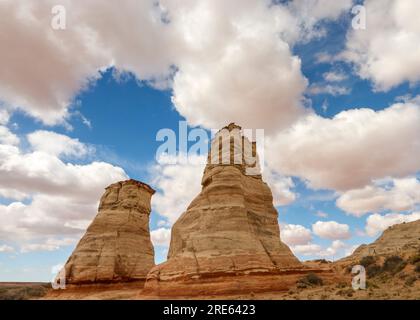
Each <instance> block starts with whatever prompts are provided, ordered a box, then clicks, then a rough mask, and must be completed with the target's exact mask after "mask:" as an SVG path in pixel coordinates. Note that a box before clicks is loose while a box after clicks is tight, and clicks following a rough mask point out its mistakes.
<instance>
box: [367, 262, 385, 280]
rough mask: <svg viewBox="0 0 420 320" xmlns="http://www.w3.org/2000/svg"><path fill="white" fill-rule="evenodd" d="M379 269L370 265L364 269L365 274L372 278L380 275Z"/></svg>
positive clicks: (374, 265)
mask: <svg viewBox="0 0 420 320" xmlns="http://www.w3.org/2000/svg"><path fill="white" fill-rule="evenodd" d="M381 270H382V269H381V267H380V266H378V265H377V264H371V265H369V266H368V267H367V268H366V274H367V276H368V277H370V278H373V277H375V276H377V275H378V274H379V273H381Z"/></svg>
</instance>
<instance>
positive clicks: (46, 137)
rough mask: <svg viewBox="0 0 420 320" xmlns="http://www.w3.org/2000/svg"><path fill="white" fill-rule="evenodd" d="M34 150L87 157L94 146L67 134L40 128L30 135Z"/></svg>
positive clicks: (29, 138) (54, 154)
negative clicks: (90, 146)
mask: <svg viewBox="0 0 420 320" xmlns="http://www.w3.org/2000/svg"><path fill="white" fill-rule="evenodd" d="M28 141H29V143H30V144H31V146H32V149H33V150H34V151H42V152H46V153H48V154H50V155H53V156H73V157H85V156H86V155H88V154H89V153H91V152H93V150H92V148H89V147H88V146H86V144H83V143H81V142H80V141H79V140H78V139H72V138H70V137H68V136H66V135H63V134H58V133H55V132H52V131H45V130H39V131H35V132H32V133H31V134H29V135H28Z"/></svg>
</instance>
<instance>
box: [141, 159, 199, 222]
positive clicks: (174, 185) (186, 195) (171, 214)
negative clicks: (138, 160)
mask: <svg viewBox="0 0 420 320" xmlns="http://www.w3.org/2000/svg"><path fill="white" fill-rule="evenodd" d="M206 160H207V157H205V156H192V157H190V158H186V157H185V156H183V155H180V156H178V157H173V156H169V155H163V156H161V157H160V158H159V159H158V163H157V164H156V165H154V166H152V167H151V168H150V171H149V175H150V177H151V179H152V180H151V183H152V184H153V186H154V187H155V188H156V190H157V192H156V194H155V195H154V196H153V198H152V206H153V208H154V209H155V210H156V211H157V212H158V213H159V214H160V215H161V216H163V217H166V218H167V219H168V221H169V223H174V222H175V221H176V220H177V219H178V217H179V216H180V215H181V214H182V213H183V212H184V210H185V209H186V208H187V207H188V205H189V204H190V202H191V201H192V200H193V199H194V198H195V197H196V196H197V195H198V194H199V193H200V191H201V181H200V178H199V177H201V176H202V174H203V172H204V167H205V163H206Z"/></svg>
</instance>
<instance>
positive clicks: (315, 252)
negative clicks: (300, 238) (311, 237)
mask: <svg viewBox="0 0 420 320" xmlns="http://www.w3.org/2000/svg"><path fill="white" fill-rule="evenodd" d="M290 249H291V250H292V251H293V253H294V254H297V255H303V256H311V257H314V258H330V259H331V258H332V259H337V258H340V257H343V256H346V255H348V254H349V252H350V251H351V250H354V248H353V246H352V247H349V246H348V245H347V244H345V243H344V242H342V241H340V240H334V241H333V242H332V243H331V245H330V246H328V247H327V248H323V247H322V246H320V245H318V244H314V243H307V244H303V245H296V246H291V247H290Z"/></svg>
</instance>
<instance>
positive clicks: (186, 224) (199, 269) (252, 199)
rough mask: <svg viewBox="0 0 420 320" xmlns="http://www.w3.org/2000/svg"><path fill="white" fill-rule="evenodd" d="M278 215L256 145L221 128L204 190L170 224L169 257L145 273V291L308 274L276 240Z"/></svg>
mask: <svg viewBox="0 0 420 320" xmlns="http://www.w3.org/2000/svg"><path fill="white" fill-rule="evenodd" d="M220 142H222V143H220ZM223 142H224V143H225V144H223ZM277 217H278V214H277V211H276V209H275V208H274V206H273V197H272V193H271V191H270V188H269V187H268V185H267V184H266V183H265V182H264V181H263V180H262V177H261V174H260V170H259V161H258V157H257V155H256V145H255V143H251V142H250V141H249V140H248V139H247V138H245V137H244V136H243V135H242V133H241V128H240V127H238V126H236V125H234V124H231V125H229V126H227V127H225V128H223V129H222V130H221V131H219V132H218V133H217V134H216V136H215V139H214V140H213V142H212V146H211V152H210V154H209V158H208V163H207V166H206V168H205V171H204V176H203V179H202V191H201V193H200V194H199V195H198V196H197V197H196V198H195V199H194V200H193V201H192V203H191V204H190V206H189V207H188V208H187V210H186V211H185V212H184V213H183V214H182V215H181V217H180V218H179V219H178V221H177V222H176V223H175V224H174V226H173V228H172V236H171V243H170V249H169V253H168V260H167V262H165V263H163V264H161V265H158V266H156V267H155V268H153V269H152V270H151V272H150V273H149V275H148V277H147V281H146V284H145V292H146V293H147V292H149V293H150V294H157V295H161V296H163V295H168V296H183V295H186V296H188V295H212V294H216V295H217V294H225V293H233V292H251V291H252V292H258V291H267V290H272V291H273V290H279V289H287V288H289V287H290V286H291V285H293V284H294V283H295V282H296V279H297V277H298V276H299V275H300V274H301V273H306V272H308V271H307V270H306V269H305V268H304V267H303V265H302V264H301V263H300V262H299V261H298V259H297V258H296V257H295V256H294V255H293V253H292V252H291V251H290V249H289V248H288V247H287V246H286V245H285V244H284V243H282V242H281V241H280V231H279V225H278V220H277Z"/></svg>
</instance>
